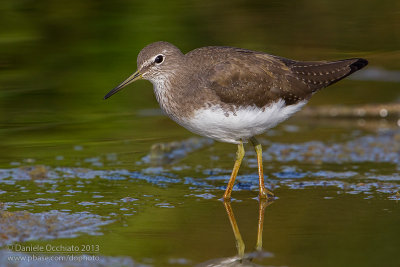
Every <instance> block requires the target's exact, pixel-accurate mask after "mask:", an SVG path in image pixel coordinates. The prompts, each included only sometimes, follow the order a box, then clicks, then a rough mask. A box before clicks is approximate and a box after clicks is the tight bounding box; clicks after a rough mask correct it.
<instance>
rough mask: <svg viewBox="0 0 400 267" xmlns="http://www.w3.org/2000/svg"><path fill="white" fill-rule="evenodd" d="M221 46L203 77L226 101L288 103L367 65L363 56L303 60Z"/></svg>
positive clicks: (244, 103)
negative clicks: (314, 60) (361, 57)
mask: <svg viewBox="0 0 400 267" xmlns="http://www.w3.org/2000/svg"><path fill="white" fill-rule="evenodd" d="M214 49H220V50H219V51H218V52H219V53H218V58H217V60H216V58H213V61H212V62H213V63H212V64H210V65H209V67H208V71H207V72H206V73H207V75H206V77H204V78H205V79H204V80H205V81H207V83H208V84H206V85H205V87H207V88H208V89H210V90H212V91H213V92H214V93H215V94H216V95H217V96H218V98H219V100H220V101H221V102H223V103H227V104H228V103H229V104H235V105H236V106H251V105H254V104H255V105H256V106H258V107H264V106H266V105H268V104H270V103H273V102H276V101H278V100H279V99H283V100H284V101H285V103H286V105H292V104H296V103H298V102H299V101H302V100H306V99H309V98H310V97H311V95H312V94H313V93H314V92H316V91H318V90H320V89H322V88H324V87H327V86H329V85H331V84H333V83H335V82H337V81H339V80H341V79H343V78H344V77H346V76H348V75H350V74H351V73H353V72H354V71H357V70H359V69H361V68H362V67H364V66H365V65H367V63H368V62H367V61H366V60H364V59H358V58H355V59H345V60H340V61H333V62H326V61H317V62H301V61H294V60H290V59H286V58H281V57H277V56H272V55H268V54H264V53H259V52H254V51H250V50H243V49H236V48H222V47H220V48H217V47H216V48H214Z"/></svg>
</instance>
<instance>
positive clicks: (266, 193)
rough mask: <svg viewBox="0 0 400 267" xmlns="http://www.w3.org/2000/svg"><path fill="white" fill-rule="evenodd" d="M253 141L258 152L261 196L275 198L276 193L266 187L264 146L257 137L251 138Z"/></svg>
mask: <svg viewBox="0 0 400 267" xmlns="http://www.w3.org/2000/svg"><path fill="white" fill-rule="evenodd" d="M250 141H251V143H252V144H253V146H254V149H255V150H256V153H257V162H258V182H259V186H260V198H273V197H274V194H273V193H272V192H271V191H269V190H268V189H266V188H265V185H264V170H263V164H262V148H261V144H260V143H259V142H258V141H257V139H256V138H255V137H252V138H250Z"/></svg>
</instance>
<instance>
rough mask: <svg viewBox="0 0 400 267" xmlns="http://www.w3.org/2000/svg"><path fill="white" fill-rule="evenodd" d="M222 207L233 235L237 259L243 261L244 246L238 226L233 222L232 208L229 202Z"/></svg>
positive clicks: (225, 202)
mask: <svg viewBox="0 0 400 267" xmlns="http://www.w3.org/2000/svg"><path fill="white" fill-rule="evenodd" d="M224 206H225V209H226V213H227V214H228V217H229V221H230V222H231V226H232V230H233V234H234V235H235V241H236V248H237V251H238V255H239V257H240V258H241V259H243V256H244V249H245V245H244V242H243V239H242V236H241V235H240V232H239V227H238V225H237V223H236V220H235V215H234V214H233V210H232V207H231V202H230V201H229V200H226V201H224Z"/></svg>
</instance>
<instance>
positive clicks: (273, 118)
mask: <svg viewBox="0 0 400 267" xmlns="http://www.w3.org/2000/svg"><path fill="white" fill-rule="evenodd" d="M306 103H307V101H306V100H304V101H302V102H299V103H297V104H295V105H290V106H285V102H284V101H283V100H280V101H278V102H275V103H273V104H271V105H269V106H266V107H265V108H264V109H261V108H258V107H256V106H249V107H246V108H241V109H238V110H237V111H236V113H235V114H236V115H235V114H233V113H232V112H231V113H230V114H229V116H226V112H225V111H224V110H223V109H222V108H221V107H220V106H214V107H211V108H210V109H199V110H197V111H196V112H195V115H194V116H193V117H192V118H191V119H185V120H180V121H178V123H179V124H181V125H182V126H184V127H185V128H187V129H188V130H190V131H192V132H194V133H196V134H199V135H202V136H206V137H210V138H213V139H215V140H218V141H222V142H227V143H234V144H237V143H239V142H240V140H243V141H246V140H248V139H249V138H250V137H252V136H255V135H258V134H261V133H264V132H266V131H267V130H268V129H270V128H272V127H275V126H276V125H277V124H278V123H280V122H282V121H284V120H286V119H287V118H289V117H290V116H291V115H292V114H294V113H295V112H297V111H299V110H300V109H301V108H302V107H303V106H304V105H305V104H306Z"/></svg>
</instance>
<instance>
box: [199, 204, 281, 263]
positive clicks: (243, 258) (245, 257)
mask: <svg viewBox="0 0 400 267" xmlns="http://www.w3.org/2000/svg"><path fill="white" fill-rule="evenodd" d="M272 203H273V201H272V200H267V199H260V201H259V208H258V229H257V243H256V250H255V251H253V252H250V253H244V250H245V244H244V242H243V239H242V236H241V234H240V231H239V227H238V225H237V223H236V219H235V215H234V213H233V210H232V205H231V202H230V201H224V206H225V210H226V213H227V214H228V218H229V221H230V223H231V226H232V230H233V234H234V236H235V241H236V248H237V255H236V256H233V257H229V258H218V259H212V260H209V261H207V262H203V263H200V264H198V265H196V266H197V267H218V266H221V267H222V266H232V267H239V266H240V267H247V266H249V267H250V266H252V267H254V266H262V265H258V264H256V263H253V262H252V261H253V259H262V258H267V257H271V256H272V254H271V253H269V252H265V251H263V250H262V232H263V225H264V213H265V208H266V207H267V206H269V205H270V204H272Z"/></svg>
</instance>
